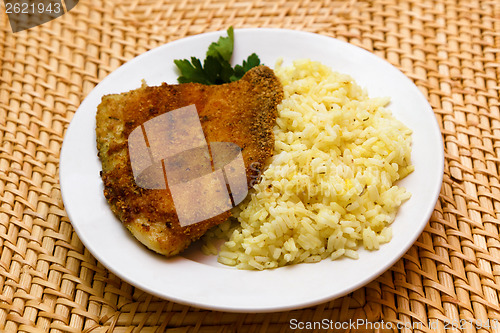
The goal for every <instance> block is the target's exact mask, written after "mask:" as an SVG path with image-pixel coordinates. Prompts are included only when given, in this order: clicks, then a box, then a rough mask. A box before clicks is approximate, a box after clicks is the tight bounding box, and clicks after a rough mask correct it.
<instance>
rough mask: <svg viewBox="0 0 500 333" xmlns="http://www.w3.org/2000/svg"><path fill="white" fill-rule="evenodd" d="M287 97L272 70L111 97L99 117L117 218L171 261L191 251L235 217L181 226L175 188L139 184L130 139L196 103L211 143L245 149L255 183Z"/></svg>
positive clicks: (105, 173)
mask: <svg viewBox="0 0 500 333" xmlns="http://www.w3.org/2000/svg"><path fill="white" fill-rule="evenodd" d="M282 98H283V89H282V86H281V84H280V82H279V80H278V78H277V77H276V76H275V75H274V72H273V71H272V70H271V69H269V68H268V67H266V66H258V67H255V68H253V69H251V70H250V71H248V72H247V73H246V74H245V75H244V76H243V78H242V79H240V80H239V81H236V82H233V83H229V84H223V85H218V86H207V85H202V84H196V83H186V84H179V85H169V84H166V83H164V84H162V85H161V86H157V87H147V86H143V87H141V88H139V89H136V90H132V91H129V92H126V93H122V94H113V95H107V96H104V97H103V98H102V102H101V104H100V105H99V106H98V110H97V116H96V122H97V126H96V138H97V150H98V155H99V158H100V159H101V162H102V172H101V177H102V180H103V182H104V195H105V197H106V199H107V200H108V202H109V204H110V207H111V210H112V211H113V213H114V214H115V215H116V216H117V217H118V218H119V219H120V220H121V221H122V222H123V223H124V225H125V226H126V227H127V228H128V229H129V230H130V231H131V232H132V234H133V235H134V236H135V237H136V238H137V239H138V240H139V241H141V242H142V243H143V244H145V245H146V246H147V247H149V248H150V249H152V250H154V251H156V252H158V253H161V254H164V255H167V256H171V255H175V254H177V253H179V252H181V251H182V250H184V249H185V248H186V247H187V246H188V245H189V244H190V243H191V242H192V241H194V240H196V239H198V238H200V237H201V236H202V235H203V234H204V233H205V232H206V231H207V230H208V229H209V228H211V227H213V226H215V225H217V224H220V223H222V222H224V221H225V220H226V219H227V218H228V217H229V216H230V212H229V211H228V212H226V213H223V214H221V215H218V216H216V217H213V218H210V219H208V220H205V221H202V222H199V223H195V224H192V225H189V226H186V227H181V226H180V224H179V220H178V218H177V214H176V212H175V208H174V205H173V200H172V196H171V194H170V191H169V190H168V189H167V190H152V189H144V188H141V187H139V186H137V185H136V183H135V181H134V176H133V173H132V167H131V163H130V156H129V152H128V141H127V139H128V136H129V134H130V133H131V132H132V131H133V130H134V129H135V128H136V127H138V126H140V125H141V124H143V123H145V122H146V121H148V120H150V119H152V118H154V117H156V116H158V115H160V114H163V113H165V112H169V111H171V110H175V109H178V108H180V107H184V106H188V105H191V104H195V105H196V109H197V111H198V115H199V118H200V122H201V126H202V129H203V132H204V134H205V137H206V140H207V142H233V143H235V144H237V145H238V146H239V147H240V148H241V149H242V155H243V160H244V162H245V167H246V171H247V183H248V184H250V183H251V182H252V180H254V178H255V177H256V176H257V175H256V174H258V173H259V172H260V171H261V170H262V168H263V167H264V164H265V161H266V159H267V158H269V157H270V156H271V155H272V153H273V149H274V135H273V126H274V124H275V121H276V116H277V109H276V108H277V105H278V104H279V103H280V102H281V100H282Z"/></svg>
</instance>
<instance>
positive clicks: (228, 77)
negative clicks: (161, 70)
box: [174, 27, 260, 85]
mask: <svg viewBox="0 0 500 333" xmlns="http://www.w3.org/2000/svg"><path fill="white" fill-rule="evenodd" d="M233 49H234V32H233V27H229V28H228V29H227V37H223V36H221V37H220V38H219V40H218V41H217V43H215V42H213V43H212V44H210V46H209V47H208V50H207V53H206V58H205V60H204V61H203V65H202V64H201V61H200V59H198V58H196V57H191V61H189V60H188V59H183V60H179V59H177V60H174V63H175V65H176V66H177V68H178V69H179V71H180V72H181V75H180V76H179V77H178V78H177V81H178V82H179V83H188V82H196V83H202V84H207V85H211V84H223V83H229V82H233V81H237V80H239V79H241V78H242V77H243V75H244V74H245V73H246V72H248V71H249V70H250V69H252V68H253V67H255V66H258V65H260V59H259V57H258V56H257V55H256V54H255V53H252V54H251V55H249V56H248V58H247V59H246V60H244V61H243V64H242V65H236V66H235V67H234V68H233V67H232V66H231V63H230V61H231V56H232V55H233Z"/></svg>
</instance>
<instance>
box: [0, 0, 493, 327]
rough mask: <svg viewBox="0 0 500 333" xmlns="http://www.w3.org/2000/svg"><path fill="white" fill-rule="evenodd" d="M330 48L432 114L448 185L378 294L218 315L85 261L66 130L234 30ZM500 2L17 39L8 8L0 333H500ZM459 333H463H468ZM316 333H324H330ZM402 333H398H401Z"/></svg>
mask: <svg viewBox="0 0 500 333" xmlns="http://www.w3.org/2000/svg"><path fill="white" fill-rule="evenodd" d="M230 25H233V26H234V27H235V28H246V27H280V28H289V29H297V30H305V31H311V32H315V33H320V34H324V35H327V36H332V37H335V38H338V39H340V40H344V41H347V42H349V43H352V44H354V45H357V46H360V47H362V48H365V49H367V50H369V51H371V52H374V53H375V54H377V55H378V56H380V57H382V58H384V59H386V60H388V61H389V62H390V63H392V64H393V65H395V66H396V67H398V68H400V69H401V70H402V71H403V72H404V73H405V74H406V75H407V76H408V77H410V78H411V79H412V80H413V81H414V82H415V84H416V85H417V86H418V87H419V88H420V90H421V91H422V92H423V93H424V94H425V96H426V97H427V99H428V100H429V102H430V103H431V105H432V107H433V109H434V111H435V115H436V118H437V119H438V122H439V124H440V127H441V130H442V134H443V139H444V143H445V157H446V161H445V171H444V182H443V186H442V190H441V195H440V198H439V201H438V203H437V205H436V208H435V211H434V213H433V214H432V217H431V220H430V222H429V223H428V225H427V227H426V229H425V231H424V232H423V234H422V235H421V236H420V237H419V239H418V241H417V242H416V243H415V245H414V246H413V247H412V248H411V249H410V250H409V251H408V252H407V253H406V254H405V256H404V257H403V258H402V259H401V260H399V261H398V262H397V263H396V264H395V265H394V266H393V267H392V268H391V269H390V270H388V271H387V272H385V273H384V274H383V275H382V276H380V277H379V278H378V279H376V280H375V281H373V282H371V283H370V284H369V285H367V286H366V287H363V288H361V289H359V290H356V291H355V292H353V293H351V294H349V295H347V296H345V297H342V298H340V299H337V300H335V301H331V302H328V303H325V304H321V305H318V306H315V307H311V308H307V309H302V310H295V311H289V312H282V313H272V314H236V313H223V312H213V311H207V310H201V309H196V308H193V307H188V306H183V305H179V304H176V303H173V302H169V301H164V300H161V299H158V298H156V297H153V296H152V295H150V294H147V293H145V292H143V291H141V290H138V289H136V288H134V287H132V286H131V285H129V284H127V283H125V282H124V281H122V280H121V279H119V278H117V277H116V276H114V275H113V274H111V273H110V272H109V271H107V270H106V268H105V267H103V266H102V265H101V264H100V263H99V262H97V261H96V260H95V259H94V258H93V257H92V255H91V254H90V253H89V252H88V250H86V249H85V248H84V246H83V245H82V243H81V242H80V241H79V239H78V237H77V235H76V233H75V232H74V230H73V229H72V226H71V223H70V221H69V219H68V217H67V215H66V212H65V210H64V207H63V204H62V200H61V195H60V188H59V180H58V160H59V151H60V148H61V144H62V141H63V137H64V133H65V129H66V128H67V126H68V124H69V122H70V120H71V118H72V116H73V115H74V113H75V111H76V109H77V108H78V106H79V104H80V103H81V101H82V100H83V98H84V97H85V96H86V95H87V94H88V93H89V92H90V91H91V90H92V89H93V88H94V86H95V85H96V84H97V83H98V82H100V81H101V80H102V79H103V78H104V77H105V76H106V75H107V74H109V73H110V72H111V71H113V70H114V69H116V68H117V67H118V66H120V65H121V64H122V63H124V62H125V61H127V60H129V59H132V58H133V57H135V56H137V55H139V54H141V53H143V52H144V51H146V50H149V49H152V48H154V47H156V46H159V45H161V44H164V43H166V42H169V41H173V40H176V39H180V38H183V37H186V36H189V35H193V34H198V33H203V32H207V31H215V30H225V29H226V28H227V27H228V26H230ZM499 64H500V1H498V0H489V1H488V0H485V1H479V0H477V1H472V0H471V1H468V0H443V1H435V0H406V1H398V0H381V1H342V2H341V1H328V0H304V1H299V0H290V1H289V0H286V1H285V0H280V1H269V0H256V1H251V0H246V1H238V0H231V1H223V0H204V1H196V0H158V1H156V0H113V1H103V0H102V1H101V0H96V1H90V0H84V1H80V3H78V5H76V7H75V8H73V9H72V10H71V11H70V12H68V13H67V14H65V15H63V16H61V17H59V18H57V19H55V20H53V21H50V22H48V23H45V24H43V25H41V26H38V27H34V28H31V29H29V30H26V31H21V32H17V33H13V32H12V31H11V28H10V25H9V23H8V21H7V15H6V14H5V7H4V5H3V3H2V7H0V147H1V148H0V195H1V203H0V245H1V255H0V289H1V296H0V297H1V299H0V331H2V332H47V331H50V332H82V331H84V332H164V331H166V332H285V331H288V330H290V329H291V328H293V327H291V326H292V325H291V320H297V322H308V321H309V322H312V321H322V320H323V319H328V320H332V321H334V322H340V323H343V322H346V321H349V320H351V321H355V320H357V319H363V320H366V325H365V328H364V329H361V328H359V327H358V328H357V329H353V328H352V327H346V326H345V325H344V326H342V327H340V326H336V328H338V330H337V329H336V328H335V326H334V327H333V328H332V329H331V331H342V332H344V331H351V332H354V331H377V329H378V331H380V332H383V331H391V330H389V329H385V328H387V326H386V327H384V326H381V324H382V323H388V322H391V323H400V324H403V326H406V328H404V327H403V328H401V329H400V331H401V332H412V331H415V332H420V331H422V332H444V331H455V332H458V331H464V332H475V331H481V332H496V331H500V305H499V290H500V241H499V236H498V235H499V230H498V225H499V223H500V220H499V218H500V199H499V198H500V180H499V164H500V163H499V162H500V159H499V153H500V140H499V138H500V111H499V101H500V97H499V91H500V87H499V86H500V84H499V82H500V65H499ZM457 326H458V327H457ZM318 331H319V330H318ZM393 331H398V330H397V329H394V330H393Z"/></svg>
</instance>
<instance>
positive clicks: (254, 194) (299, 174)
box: [203, 60, 413, 270]
mask: <svg viewBox="0 0 500 333" xmlns="http://www.w3.org/2000/svg"><path fill="white" fill-rule="evenodd" d="M275 73H276V75H277V76H278V77H279V79H280V80H281V82H282V84H283V88H284V92H285V97H284V100H283V102H282V103H281V104H280V105H279V106H278V118H277V126H276V127H275V129H274V134H275V140H276V142H275V151H274V156H273V158H272V159H271V161H270V164H269V166H268V168H267V169H266V171H265V172H264V173H263V175H262V178H261V181H260V183H259V184H257V185H255V186H254V187H253V189H252V190H251V191H250V194H249V196H248V197H247V199H246V200H245V201H244V202H243V203H242V204H240V205H239V207H237V208H236V209H235V210H234V215H235V217H236V218H237V219H238V222H237V223H234V221H233V222H231V221H227V222H225V223H223V224H222V225H220V226H218V227H217V228H215V229H212V230H211V231H209V233H208V234H207V236H206V237H205V240H206V241H205V244H204V246H203V250H204V251H205V252H206V253H213V254H215V253H217V249H216V247H215V245H214V242H213V239H214V238H224V237H225V238H226V240H227V241H226V242H225V243H224V244H223V245H222V247H221V249H220V251H218V261H219V262H221V263H223V264H226V265H231V266H236V267H237V268H240V269H259V270H262V269H266V268H274V267H279V266H284V265H289V264H296V263H300V262H317V261H320V260H322V259H325V258H331V259H337V258H339V257H342V256H345V257H349V258H353V259H356V258H357V257H358V253H357V249H358V247H359V246H360V245H362V246H363V247H364V248H366V249H368V250H376V249H378V248H379V246H380V244H383V243H387V242H389V241H390V239H391V237H392V233H391V228H390V224H391V223H392V222H393V220H394V217H395V215H396V212H397V210H398V208H399V206H400V205H401V203H402V202H404V201H405V200H407V199H408V198H409V197H410V194H409V193H408V192H407V191H406V190H405V189H404V188H402V187H398V186H396V185H394V183H395V182H396V181H397V180H399V179H402V178H404V177H405V176H406V175H408V174H409V173H410V172H412V171H413V166H412V165H411V164H410V155H411V130H410V129H408V128H407V127H406V126H405V125H403V124H402V123H401V122H400V121H398V120H396V119H395V118H394V117H393V116H392V115H391V113H390V111H389V110H387V109H386V108H385V106H386V105H387V104H388V103H389V99H387V98H368V95H367V93H366V92H365V91H364V90H363V89H362V88H361V87H359V86H358V85H357V84H356V83H355V82H354V81H353V79H352V78H351V77H349V76H347V75H345V74H340V73H336V72H333V71H332V70H331V69H330V68H328V67H326V66H324V65H322V64H320V63H318V62H313V61H310V60H300V61H295V62H294V63H293V65H291V66H289V67H283V66H282V64H281V63H280V62H278V63H277V65H276V69H275Z"/></svg>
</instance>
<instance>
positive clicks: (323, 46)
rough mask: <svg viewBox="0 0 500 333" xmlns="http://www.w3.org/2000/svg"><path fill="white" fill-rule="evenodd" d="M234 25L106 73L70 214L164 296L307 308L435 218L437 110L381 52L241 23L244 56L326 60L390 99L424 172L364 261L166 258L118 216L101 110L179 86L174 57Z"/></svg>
mask: <svg viewBox="0 0 500 333" xmlns="http://www.w3.org/2000/svg"><path fill="white" fill-rule="evenodd" d="M225 34H226V33H225V31H222V32H212V33H207V34H202V35H197V36H193V37H189V38H185V39H182V40H178V41H175V42H172V43H168V44H166V45H163V46H160V47H158V48H156V49H154V50H151V51H149V52H146V53H144V54H142V55H141V56H138V57H137V58H135V59H133V60H131V61H129V62H128V63H126V64H124V65H123V66H121V67H120V68H118V69H117V70H116V71H114V72H113V73H112V74H110V75H109V76H108V77H106V78H105V79H104V80H103V81H102V82H101V83H100V84H99V85H97V87H95V89H94V90H93V91H92V92H91V93H90V94H89V95H88V96H87V98H86V99H85V100H84V101H83V103H82V104H81V106H80V108H79V109H78V111H77V112H76V114H75V116H74V118H73V120H72V122H71V124H70V125H69V128H68V130H67V133H66V136H65V138H64V144H63V147H62V151H61V160H60V161H61V162H60V181H61V191H62V196H63V200H64V204H65V208H66V211H67V212H68V215H69V217H70V220H71V222H72V224H73V226H74V228H75V230H76V232H77V233H78V236H79V237H80V239H81V241H82V242H83V243H84V244H85V246H86V247H87V248H88V249H89V251H90V252H91V253H92V254H93V255H94V256H95V257H96V258H97V259H98V260H99V261H100V262H101V263H102V264H103V265H104V266H106V267H107V268H108V269H110V270H111V271H112V272H113V273H115V274H116V275H118V276H119V277H121V278H122V279H124V280H126V281H128V282H129V283H131V284H132V285H134V286H136V287H138V288H140V289H143V290H145V291H148V292H150V293H152V294H154V295H157V296H159V297H163V298H166V299H169V300H172V301H175V302H179V303H183V304H189V305H193V306H197V307H201V308H207V309H215V310H222V311H236V312H270V311H281V310H289V309H296V308H301V307H306V306H310V305H314V304H318V303H321V302H325V301H329V300H332V299H334V298H337V297H340V296H343V295H345V294H347V293H349V292H351V291H353V290H355V289H357V288H359V287H361V286H363V285H365V284H366V283H368V282H370V281H371V280H373V279H374V278H376V277H377V276H379V275H380V274H381V273H383V272H384V271H385V270H387V269H388V268H389V267H391V265H392V264H393V263H394V262H396V261H397V260H398V259H399V258H400V257H401V256H402V255H403V254H404V253H405V252H406V251H407V250H408V248H409V247H410V246H411V245H412V244H413V242H414V241H415V240H416V239H417V237H418V236H419V235H420V233H421V232H422V230H423V228H424V227H425V225H426V224H427V221H428V219H429V217H430V215H431V213H432V211H433V209H434V205H435V203H436V200H437V198H438V195H439V191H440V188H441V182H442V175H443V161H444V156H443V145H442V140H441V134H440V130H439V127H438V125H437V122H436V119H435V117H434V113H433V111H432V109H431V107H430V106H429V104H428V102H427V100H426V99H425V98H424V96H423V95H422V94H421V93H420V91H419V90H418V88H417V87H416V86H415V85H414V84H413V83H412V82H411V81H410V80H409V79H408V78H407V77H406V76H404V75H403V74H402V73H401V72H400V71H399V70H397V69H396V68H395V67H393V66H391V65H390V64H389V63H387V62H386V61H384V60H382V59H380V58H379V57H377V56H375V55H373V54H371V53H369V52H367V51H365V50H363V49H360V48H358V47H355V46H353V45H350V44H347V43H344V42H341V41H338V40H335V39H333V38H329V37H325V36H321V35H317V34H312V33H307V32H299V31H292V30H281V29H242V30H235V52H234V54H233V61H234V63H241V62H242V60H243V59H245V58H246V57H247V56H248V55H250V54H251V53H253V52H255V53H257V54H258V55H259V57H260V59H261V60H262V62H263V63H264V64H266V65H268V66H270V67H274V64H275V62H276V60H277V59H278V58H280V57H282V58H283V59H284V61H285V64H287V63H290V62H291V61H292V60H294V59H300V58H309V59H312V60H317V61H320V62H322V63H323V64H326V65H328V66H330V67H331V68H333V69H334V70H336V71H339V72H343V73H346V74H349V75H351V76H352V77H353V78H354V79H355V80H356V81H357V83H358V84H360V85H361V86H363V87H365V88H366V89H367V90H368V93H369V95H370V97H375V96H389V97H390V98H391V104H390V109H391V110H392V112H393V114H394V116H395V117H396V118H398V119H399V120H401V121H402V122H403V123H405V124H406V125H407V126H409V127H410V128H411V129H412V130H413V151H412V162H413V163H414V164H415V171H414V172H413V173H412V174H410V175H409V176H408V177H407V178H405V179H404V180H403V181H401V182H400V184H401V185H403V186H405V187H406V188H407V189H408V190H409V191H410V192H411V193H412V197H411V199H410V200H409V201H407V202H406V203H405V204H403V206H402V207H401V208H400V210H399V212H398V215H397V217H396V220H395V222H394V223H393V239H392V240H391V242H390V243H388V244H385V245H382V246H381V248H380V250H378V251H373V252H369V251H365V250H362V249H361V250H360V251H359V252H360V258H359V259H358V260H352V259H347V258H346V259H340V260H336V261H331V260H328V259H327V260H323V261H322V262H319V263H315V264H299V265H294V266H289V267H283V268H278V269H273V270H267V271H242V270H237V269H234V268H230V267H227V266H224V265H221V264H218V263H217V261H216V257H215V256H205V255H203V254H202V253H201V251H200V250H199V247H197V245H196V244H194V246H193V247H191V248H190V249H188V251H186V252H185V253H184V254H183V255H179V256H176V257H174V258H170V259H168V258H164V257H162V256H160V255H156V254H154V253H153V252H151V251H149V250H148V249H146V248H145V247H144V246H142V245H141V244H140V243H139V242H138V241H136V240H135V239H134V238H133V237H132V236H131V235H130V233H129V232H128V230H126V229H125V228H124V227H123V225H122V224H121V223H120V222H119V221H118V220H117V219H116V218H115V216H114V215H113V213H112V212H111V210H110V209H109V206H108V204H107V202H106V200H105V198H104V195H103V184H102V181H101V178H100V176H99V171H100V170H101V163H100V161H99V160H98V158H97V149H96V143H95V114H96V109H97V105H98V104H99V103H100V101H101V97H102V96H103V95H105V94H110V93H121V92H125V91H128V90H131V89H135V88H138V87H139V86H140V85H141V80H142V79H145V80H146V82H147V83H148V85H159V84H161V83H162V82H167V83H176V82H177V81H176V79H177V76H178V73H177V71H176V69H175V65H174V63H173V60H174V59H185V58H189V57H191V56H196V57H198V58H201V59H204V58H205V52H206V50H207V48H208V46H209V44H210V43H212V42H213V41H216V40H217V39H218V38H219V36H220V35H225Z"/></svg>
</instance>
